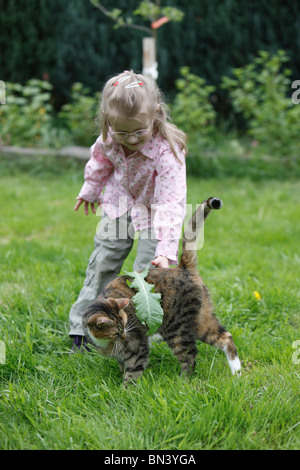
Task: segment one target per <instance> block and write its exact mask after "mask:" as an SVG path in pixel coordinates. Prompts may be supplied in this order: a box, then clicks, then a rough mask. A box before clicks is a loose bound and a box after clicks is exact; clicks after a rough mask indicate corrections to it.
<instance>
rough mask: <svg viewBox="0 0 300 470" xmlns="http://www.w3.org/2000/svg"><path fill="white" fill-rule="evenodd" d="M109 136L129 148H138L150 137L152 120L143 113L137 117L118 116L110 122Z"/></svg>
mask: <svg viewBox="0 0 300 470" xmlns="http://www.w3.org/2000/svg"><path fill="white" fill-rule="evenodd" d="M110 126H111V129H112V131H111V132H110V134H111V136H112V137H113V138H114V139H115V140H116V141H117V142H118V143H119V144H121V145H123V146H125V147H127V148H128V149H129V150H133V151H135V150H140V149H141V148H142V147H143V145H145V143H146V142H148V140H149V139H150V137H151V135H152V130H153V122H152V121H151V120H150V119H149V116H147V115H145V114H143V115H141V116H140V117H138V118H127V117H119V118H118V119H116V120H115V121H113V122H111V123H110Z"/></svg>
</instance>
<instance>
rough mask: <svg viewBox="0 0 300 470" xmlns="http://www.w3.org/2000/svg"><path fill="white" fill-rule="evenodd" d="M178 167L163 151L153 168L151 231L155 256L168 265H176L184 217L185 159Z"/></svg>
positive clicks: (182, 156)
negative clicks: (156, 242)
mask: <svg viewBox="0 0 300 470" xmlns="http://www.w3.org/2000/svg"><path fill="white" fill-rule="evenodd" d="M180 157H181V160H182V163H180V162H178V160H177V159H176V158H175V156H174V154H173V153H172V152H171V151H170V150H167V151H165V152H164V153H163V154H162V156H161V158H160V159H159V162H158V165H157V167H156V172H157V175H156V178H155V190H154V218H153V228H154V231H155V235H156V238H157V239H158V245H157V249H156V253H155V256H159V255H161V256H165V257H166V258H168V259H169V261H170V263H171V264H177V262H178V245H179V239H180V238H181V230H182V225H183V220H184V216H185V204H186V169H185V157H184V155H183V154H181V155H180Z"/></svg>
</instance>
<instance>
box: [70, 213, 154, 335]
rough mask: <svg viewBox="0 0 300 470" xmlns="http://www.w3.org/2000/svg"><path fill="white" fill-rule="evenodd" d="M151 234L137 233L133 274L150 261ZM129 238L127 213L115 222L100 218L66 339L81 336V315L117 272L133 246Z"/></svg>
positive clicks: (146, 231) (151, 257)
mask: <svg viewBox="0 0 300 470" xmlns="http://www.w3.org/2000/svg"><path fill="white" fill-rule="evenodd" d="M151 233H152V232H151V229H149V230H141V231H140V236H139V240H138V245H137V255H136V258H135V261H134V264H133V269H132V270H133V271H140V270H142V269H144V268H145V267H146V266H148V265H149V264H150V262H151V261H152V260H153V259H154V256H155V250H156V246H157V240H156V239H155V238H154V237H152V236H151ZM129 234H130V235H129ZM133 238H134V230H133V227H132V224H131V218H130V215H129V214H128V213H126V214H124V215H123V216H121V217H120V218H119V219H115V220H111V219H109V218H108V217H107V216H105V215H104V217H103V218H102V220H101V222H100V225H99V226H98V228H97V233H96V235H95V237H94V251H93V253H92V255H91V257H90V260H89V264H88V267H87V270H86V276H85V281H84V285H83V288H82V289H81V291H80V293H79V296H78V299H77V301H76V302H75V303H74V304H73V306H72V308H71V310H70V314H69V321H70V333H69V334H70V336H72V335H82V336H83V335H84V332H83V328H82V316H83V314H84V311H85V309H86V307H87V306H88V305H89V304H90V303H92V302H93V301H94V300H95V299H96V298H97V297H98V296H99V295H100V294H101V292H102V291H103V289H104V287H105V286H106V285H107V284H108V283H109V282H110V281H111V280H112V279H114V278H115V277H116V276H117V275H118V274H119V273H120V271H121V268H122V265H123V263H124V261H125V259H126V257H127V256H128V254H129V252H130V250H131V248H132V246H133V241H134V240H133Z"/></svg>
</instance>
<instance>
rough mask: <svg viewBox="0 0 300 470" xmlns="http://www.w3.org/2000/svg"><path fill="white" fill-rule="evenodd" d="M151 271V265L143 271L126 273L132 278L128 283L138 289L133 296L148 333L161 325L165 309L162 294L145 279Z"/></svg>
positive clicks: (151, 332) (137, 312) (138, 314)
mask: <svg viewBox="0 0 300 470" xmlns="http://www.w3.org/2000/svg"><path fill="white" fill-rule="evenodd" d="M148 271H149V267H147V268H146V269H144V271H142V272H139V273H138V272H136V271H134V272H127V271H125V274H126V275H127V276H129V277H131V278H132V281H131V282H130V281H128V285H129V286H130V287H133V288H134V289H136V290H137V293H136V294H135V296H134V297H132V301H133V303H134V305H135V311H136V316H137V318H138V319H139V321H140V322H141V323H142V324H143V325H146V326H148V328H149V330H148V332H147V335H152V334H153V333H155V332H156V331H157V330H158V328H159V327H160V325H161V323H162V320H163V315H164V312H163V309H162V307H161V305H160V300H161V295H160V294H159V293H155V292H154V291H153V288H154V285H153V284H148V282H146V281H145V278H146V277H147V274H148Z"/></svg>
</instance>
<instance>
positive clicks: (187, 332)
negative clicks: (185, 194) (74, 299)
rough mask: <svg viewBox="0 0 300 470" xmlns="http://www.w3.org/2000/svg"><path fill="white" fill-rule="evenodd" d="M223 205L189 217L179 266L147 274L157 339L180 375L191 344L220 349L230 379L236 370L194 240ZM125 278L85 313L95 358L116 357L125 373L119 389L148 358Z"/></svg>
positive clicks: (215, 203)
mask: <svg viewBox="0 0 300 470" xmlns="http://www.w3.org/2000/svg"><path fill="white" fill-rule="evenodd" d="M221 206H222V201H221V200H220V199H217V198H209V199H207V200H206V201H204V202H203V203H202V204H201V205H200V206H199V207H198V209H197V210H196V211H195V212H194V214H193V216H192V218H191V220H190V221H189V223H188V225H187V227H186V228H185V231H184V234H183V242H182V255H181V258H180V263H179V264H178V265H177V266H176V267H174V268H154V269H150V270H149V273H148V276H147V277H146V281H147V282H149V283H150V284H154V286H155V287H154V290H155V292H159V293H160V294H161V306H162V308H163V311H164V316H163V321H162V324H161V326H160V327H159V329H158V333H159V334H160V335H161V336H162V337H163V339H164V341H166V343H167V344H168V345H169V347H170V348H171V350H172V351H173V353H174V355H175V356H176V357H177V358H178V359H179V361H180V362H181V369H182V371H183V372H185V373H187V374H190V373H192V372H193V370H194V368H195V360H196V356H197V347H196V340H201V341H203V342H205V343H208V344H211V345H212V346H215V347H217V348H220V349H221V350H222V351H224V353H225V354H226V357H227V360H228V364H229V367H230V369H231V372H232V373H233V374H236V373H238V372H239V371H240V369H241V363H240V360H239V358H238V355H237V351H236V347H235V344H234V342H233V339H232V335H231V334H230V333H229V332H228V331H226V329H225V328H224V327H223V326H222V325H221V324H220V323H219V321H218V319H217V317H216V316H215V314H214V311H213V306H212V303H211V300H210V296H209V291H208V289H207V287H206V286H205V284H204V282H203V281H202V279H201V277H200V275H199V272H198V270H197V252H196V250H197V240H198V238H199V234H200V231H201V228H202V226H203V223H204V220H205V219H206V217H207V215H208V214H209V213H210V211H211V210H212V209H220V208H221ZM128 279H129V280H130V278H129V277H128V276H120V277H117V278H116V279H114V280H113V281H111V282H110V283H109V284H108V285H107V286H106V289H105V291H104V293H103V294H102V295H100V296H99V297H98V298H97V300H96V301H95V302H93V303H92V304H91V305H89V307H88V308H87V310H86V311H85V313H84V316H83V327H84V331H85V334H86V337H87V339H88V341H89V342H90V343H92V344H93V345H94V346H95V347H96V348H97V349H98V351H99V352H100V353H102V354H105V355H108V356H115V357H116V358H117V360H118V361H119V364H120V369H121V372H122V373H124V385H127V384H128V383H130V382H132V381H136V380H137V379H138V378H139V377H140V376H141V375H142V373H143V371H144V370H145V368H146V366H147V364H148V358H149V336H147V330H148V328H147V327H146V326H144V325H142V324H141V323H140V321H139V320H138V318H137V316H136V314H135V306H134V303H133V301H132V300H131V299H132V297H133V296H134V295H135V294H136V291H135V289H132V288H130V287H129V286H128V285H127V280H128Z"/></svg>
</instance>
